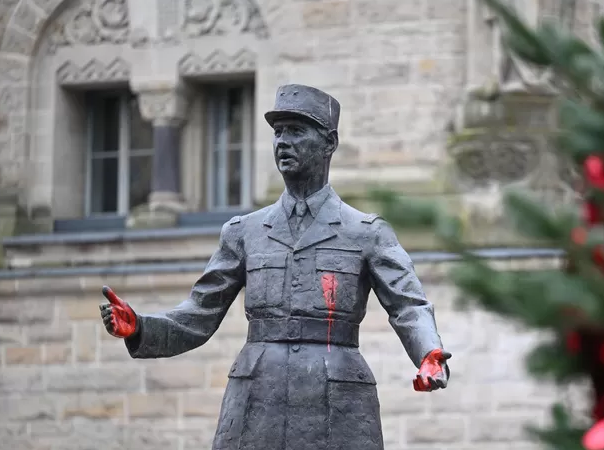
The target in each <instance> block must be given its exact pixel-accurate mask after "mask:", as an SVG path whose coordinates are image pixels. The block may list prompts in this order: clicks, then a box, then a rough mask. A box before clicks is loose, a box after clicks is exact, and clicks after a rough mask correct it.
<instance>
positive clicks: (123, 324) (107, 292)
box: [103, 286, 136, 338]
mask: <svg viewBox="0 0 604 450" xmlns="http://www.w3.org/2000/svg"><path fill="white" fill-rule="evenodd" d="M103 295H104V296H105V298H106V299H107V300H109V303H111V323H112V324H113V333H111V334H113V336H115V337H119V338H127V337H130V336H132V335H133V334H134V332H135V331H136V314H135V313H134V311H133V310H132V308H131V307H130V305H128V303H126V302H125V301H123V300H122V299H121V298H119V297H118V296H117V295H115V292H113V291H112V290H111V288H109V287H107V286H105V287H104V288H103Z"/></svg>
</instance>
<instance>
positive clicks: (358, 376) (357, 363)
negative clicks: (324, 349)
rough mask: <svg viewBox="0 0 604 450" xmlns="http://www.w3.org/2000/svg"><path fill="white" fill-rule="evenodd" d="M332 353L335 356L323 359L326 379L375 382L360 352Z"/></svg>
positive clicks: (364, 382)
mask: <svg viewBox="0 0 604 450" xmlns="http://www.w3.org/2000/svg"><path fill="white" fill-rule="evenodd" d="M338 353H339V354H338ZM332 355H333V356H335V357H330V358H329V359H325V368H326V371H327V380H328V381H339V382H344V383H363V384H374V385H375V384H376V381H375V377H374V376H373V373H372V372H371V369H370V368H369V365H368V364H367V362H366V361H365V358H363V356H362V355H361V354H360V353H350V352H347V351H343V352H333V353H332ZM336 355H337V356H336Z"/></svg>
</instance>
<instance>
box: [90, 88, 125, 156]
mask: <svg viewBox="0 0 604 450" xmlns="http://www.w3.org/2000/svg"><path fill="white" fill-rule="evenodd" d="M93 108H94V110H93V112H92V118H93V121H94V123H93V124H92V127H93V128H92V129H93V135H92V151H93V152H115V151H117V149H118V147H119V141H120V99H119V97H117V96H111V97H101V98H99V99H98V101H96V102H94V103H93Z"/></svg>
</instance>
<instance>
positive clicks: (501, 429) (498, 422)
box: [468, 414, 542, 448]
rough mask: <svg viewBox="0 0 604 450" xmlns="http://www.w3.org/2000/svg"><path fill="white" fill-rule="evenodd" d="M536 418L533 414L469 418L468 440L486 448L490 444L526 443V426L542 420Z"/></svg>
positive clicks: (527, 438)
mask: <svg viewBox="0 0 604 450" xmlns="http://www.w3.org/2000/svg"><path fill="white" fill-rule="evenodd" d="M538 416H539V415H535V414H532V415H527V414H512V415H509V416H508V415H502V414H496V415H492V416H488V415H482V416H472V417H470V418H469V428H468V429H469V430H470V436H469V439H470V441H471V442H480V443H482V444H483V445H487V446H488V445H490V443H503V442H506V443H510V442H514V443H520V442H522V441H525V442H526V441H528V440H529V437H528V435H527V433H526V426H527V425H529V424H533V425H535V424H537V423H538V422H539V420H541V419H542V417H538ZM514 445H515V444H514ZM483 448H484V447H483Z"/></svg>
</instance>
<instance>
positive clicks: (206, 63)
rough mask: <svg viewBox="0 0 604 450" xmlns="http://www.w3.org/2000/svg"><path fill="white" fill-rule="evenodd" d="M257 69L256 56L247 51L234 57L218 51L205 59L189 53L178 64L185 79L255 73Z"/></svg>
mask: <svg viewBox="0 0 604 450" xmlns="http://www.w3.org/2000/svg"><path fill="white" fill-rule="evenodd" d="M255 68H256V54H255V53H254V52H252V51H250V50H247V49H243V50H241V51H239V52H237V53H235V54H234V55H228V54H226V53H225V52H223V51H222V50H216V51H214V52H212V53H210V54H209V55H208V56H207V57H205V58H201V57H200V56H198V55H197V54H195V53H187V54H186V55H185V56H184V57H183V58H182V59H181V60H180V62H179V63H178V71H179V73H180V75H181V76H183V77H196V76H203V75H214V74H222V73H244V72H253V71H254V70H255Z"/></svg>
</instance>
